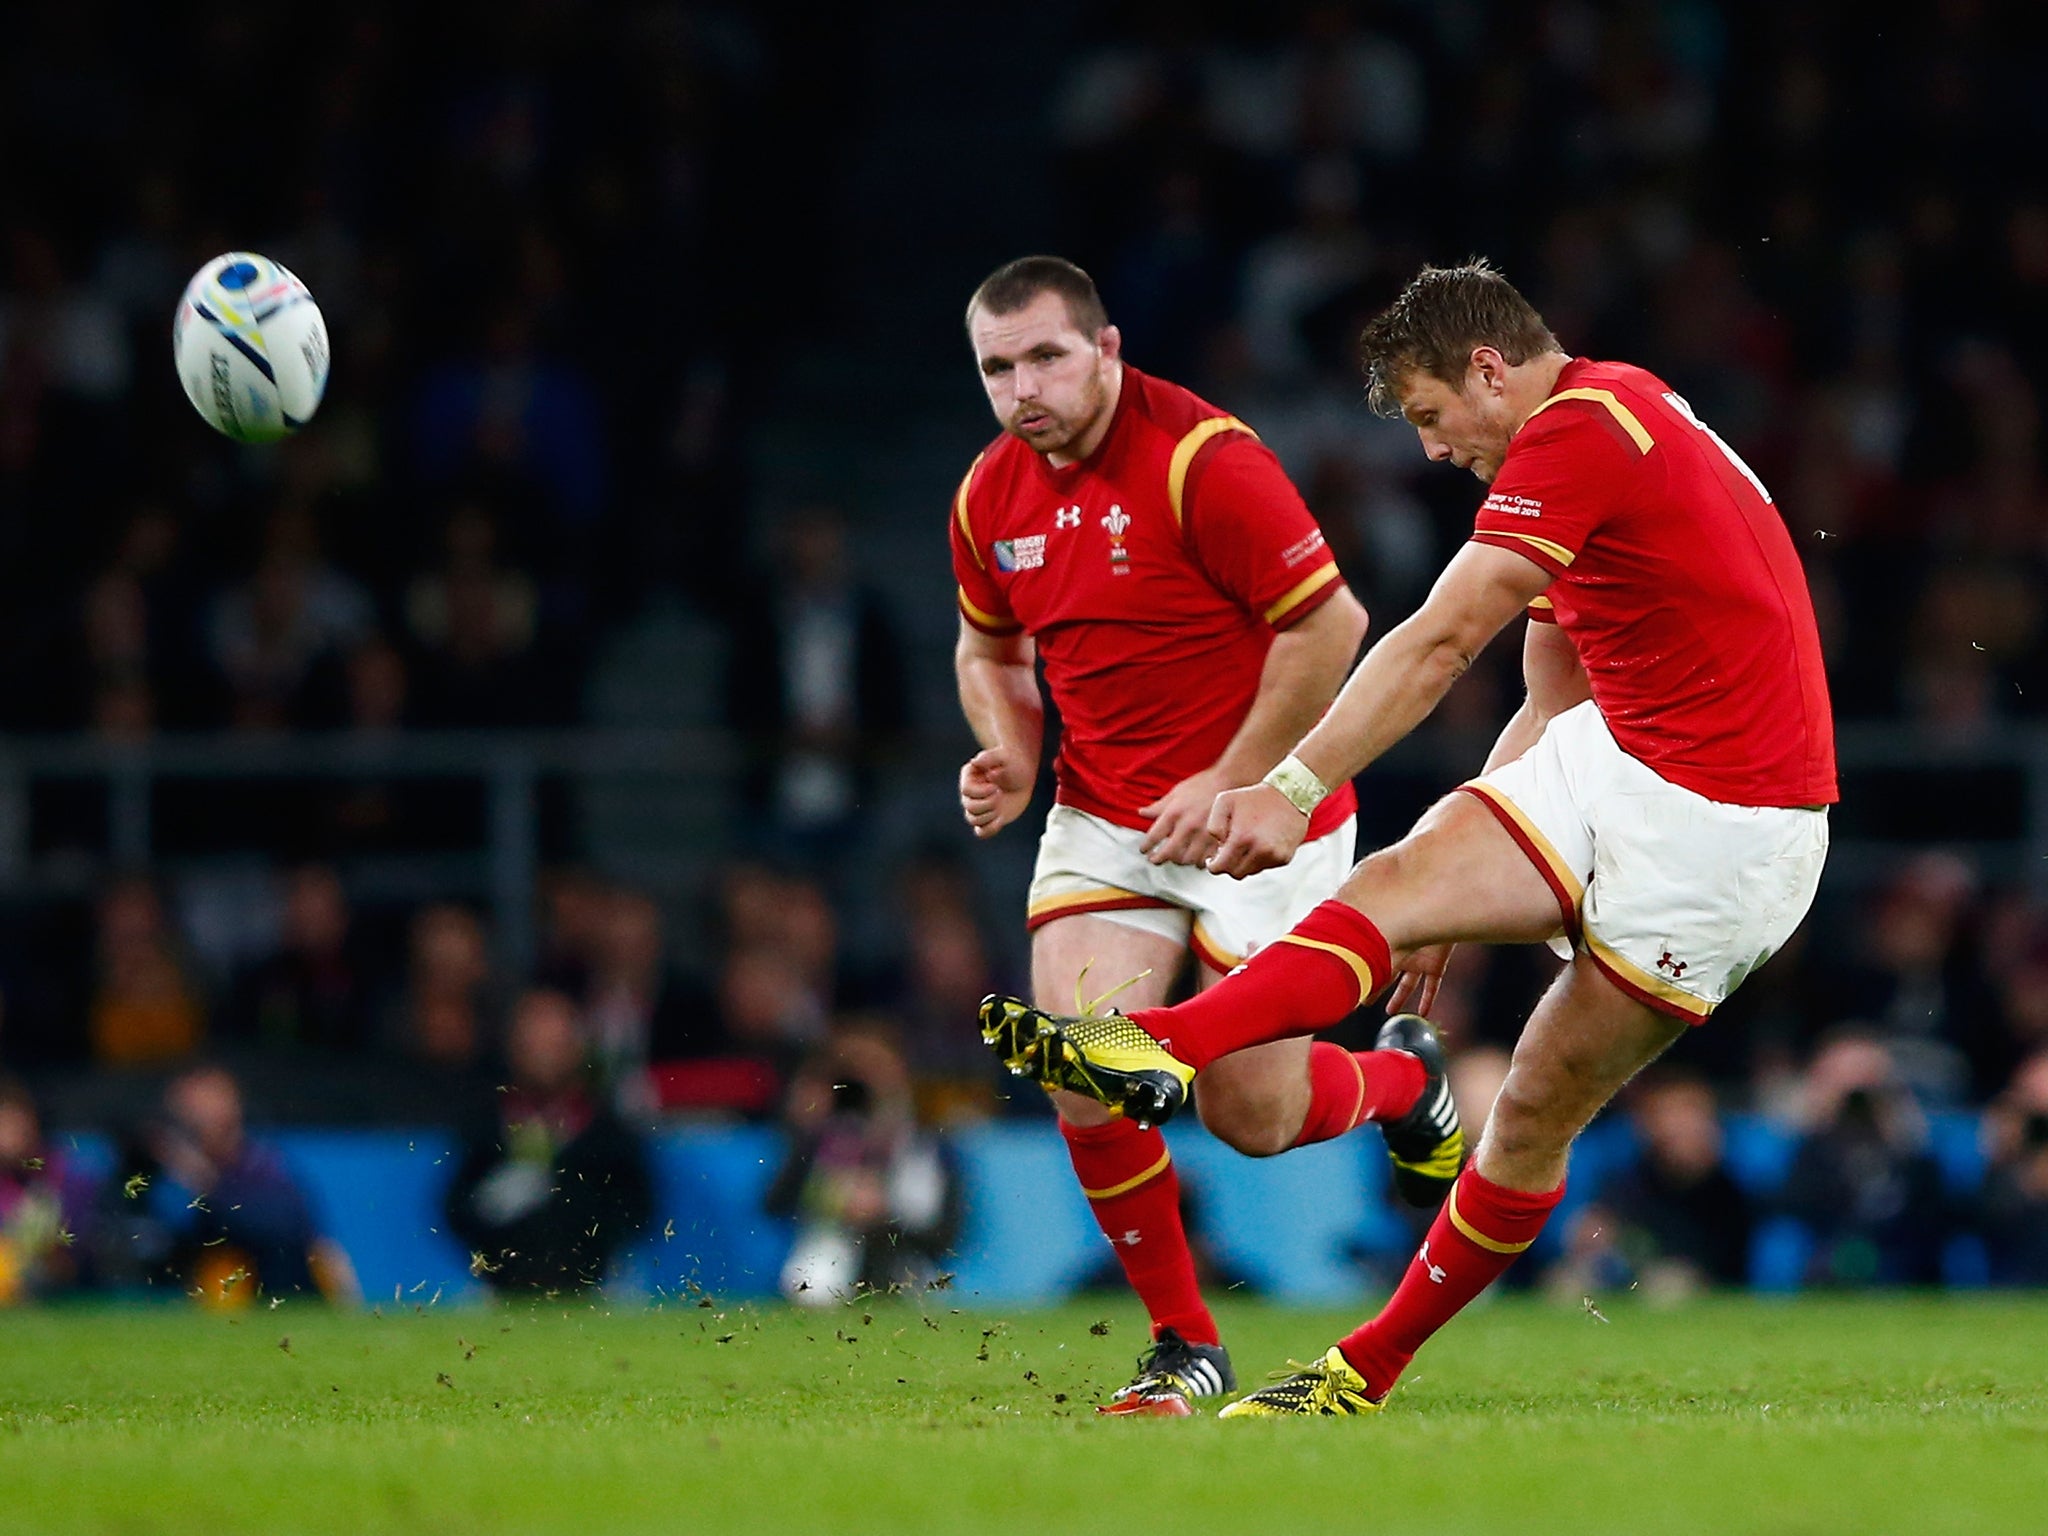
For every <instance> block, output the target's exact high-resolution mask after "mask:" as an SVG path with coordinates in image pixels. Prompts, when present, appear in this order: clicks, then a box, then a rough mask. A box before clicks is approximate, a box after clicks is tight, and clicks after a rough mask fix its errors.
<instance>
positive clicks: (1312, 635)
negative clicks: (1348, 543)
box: [1205, 587, 1367, 814]
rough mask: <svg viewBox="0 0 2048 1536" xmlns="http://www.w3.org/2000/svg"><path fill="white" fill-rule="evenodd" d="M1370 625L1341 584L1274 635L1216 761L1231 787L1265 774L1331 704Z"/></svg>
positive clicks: (1220, 774)
mask: <svg viewBox="0 0 2048 1536" xmlns="http://www.w3.org/2000/svg"><path fill="white" fill-rule="evenodd" d="M1366 626H1367V620H1366V613H1365V609H1364V608H1363V607H1361V606H1360V605H1359V601H1358V599H1357V598H1355V597H1353V596H1352V595H1351V592H1350V589H1349V588H1344V587H1340V588H1339V589H1338V591H1337V592H1336V594H1335V595H1334V596H1332V597H1331V598H1329V599H1328V600H1327V601H1326V602H1324V603H1323V605H1322V606H1321V607H1319V608H1317V609H1316V611H1315V612H1314V613H1311V614H1310V615H1308V617H1307V618H1305V619H1303V620H1302V621H1301V622H1300V623H1298V624H1296V625H1295V626H1294V627H1293V628H1291V629H1288V630H1285V631H1283V632H1282V633H1280V634H1277V635H1275V636H1274V637H1273V644H1272V645H1271V647H1270V648H1269V649H1268V650H1267V652H1266V664H1265V667H1264V669H1263V670H1262V671H1261V672H1260V673H1259V691H1258V694H1257V696H1256V697H1254V698H1253V700H1252V707H1251V708H1250V709H1249V710H1248V711H1246V713H1245V717H1244V723H1243V724H1242V725H1240V726H1239V727H1238V728H1237V734H1236V735H1235V736H1233V737H1232V738H1231V740H1230V745H1229V746H1228V747H1226V748H1224V750H1223V755H1222V756H1221V757H1219V758H1217V760H1216V772H1217V776H1218V777H1219V778H1221V779H1223V780H1224V781H1225V783H1226V787H1228V788H1236V787H1238V786H1239V785H1243V784H1256V783H1257V782H1258V781H1259V780H1260V779H1262V778H1264V777H1265V775H1266V773H1267V772H1268V771H1269V770H1270V769H1271V768H1272V766H1273V765H1274V764H1275V763H1277V762H1279V761H1280V759H1281V758H1283V757H1285V756H1286V755H1287V751H1288V749H1289V748H1290V747H1292V746H1293V745H1294V744H1295V743H1296V742H1298V741H1300V740H1301V738H1302V736H1303V735H1304V734H1305V733H1306V732H1307V731H1308V730H1309V729H1310V727H1312V726H1313V725H1314V724H1315V723H1316V721H1317V719H1318V718H1320V717H1321V715H1322V713H1323V711H1324V710H1326V709H1328V708H1329V707H1330V701H1331V700H1332V699H1334V698H1335V697H1336V696H1337V690H1338V689H1339V688H1341V687H1342V686H1343V684H1344V678H1345V674H1347V673H1348V672H1350V670H1351V664H1352V662H1354V661H1356V660H1357V659H1358V647H1359V646H1360V645H1361V644H1363V643H1364V640H1365V632H1366ZM1205 814H1206V812H1205Z"/></svg>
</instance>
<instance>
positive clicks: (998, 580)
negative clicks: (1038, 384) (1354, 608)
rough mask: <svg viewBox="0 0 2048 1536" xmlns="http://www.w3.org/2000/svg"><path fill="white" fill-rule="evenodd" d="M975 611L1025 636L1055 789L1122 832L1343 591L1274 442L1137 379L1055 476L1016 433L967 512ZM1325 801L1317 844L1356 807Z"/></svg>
mask: <svg viewBox="0 0 2048 1536" xmlns="http://www.w3.org/2000/svg"><path fill="white" fill-rule="evenodd" d="M953 571H954V575H955V577H956V578H957V579H958V581H959V584H960V612H961V613H962V615H963V616H964V617H965V618H966V620H967V622H968V623H970V624H972V625H974V626H975V628H977V629H979V630H982V631H983V632H985V633H987V634H1014V633H1016V632H1017V631H1019V630H1024V631H1027V632H1028V633H1029V634H1030V635H1031V636H1032V638H1033V639H1034V640H1035V641H1036V642H1037V645H1038V654H1039V655H1040V656H1041V657H1042V658H1043V659H1044V662H1045V676H1046V682H1047V684H1048V685H1049V686H1050V687H1051V689H1052V696H1053V701H1054V702H1055V703H1056V704H1057V705H1058V706H1059V712H1060V719H1061V722H1062V726H1063V731H1062V735H1061V738H1060V749H1059V756H1058V758H1057V760H1056V761H1055V763H1054V769H1055V772H1056V775H1057V778H1058V782H1059V794H1058V798H1059V800H1060V802H1061V803H1062V804H1064V805H1071V806H1075V807H1077V808H1078V809H1080V810H1084V811H1088V812H1091V813H1093V814H1094V815H1097V816H1100V817H1103V818H1104V819H1105V820H1108V821H1112V822H1115V823H1117V824H1118V825H1120V826H1126V827H1138V828H1143V827H1146V826H1149V825H1150V818H1148V817H1146V816H1143V815H1141V814H1140V813H1139V808H1140V807H1141V806H1145V805H1149V804H1151V803H1152V802H1153V801H1154V800H1157V799H1158V798H1159V797H1160V796H1161V795H1163V794H1165V793H1166V792H1167V791H1168V790H1169V789H1171V788H1173V786H1174V785H1176V784H1178V783H1180V782H1181V780H1183V779H1185V778H1188V777H1189V776H1190V775H1192V774H1196V773H1200V772H1201V771H1203V770H1204V769H1206V768H1209V767H1211V766H1212V765H1213V764H1214V763H1215V762H1216V760H1217V759H1218V758H1219V757H1221V756H1222V755H1223V751H1224V748H1226V747H1227V746H1228V745H1229V744H1230V741H1231V738H1232V737H1233V736H1235V735H1236V734H1237V729H1238V727H1239V726H1240V725H1241V724H1243V722H1244V717H1245V715H1246V713H1247V712H1248V711H1249V710H1250V708H1251V704H1252V699H1253V697H1254V696H1255V695H1256V694H1257V692H1258V686H1259V673H1260V670H1261V668H1263V666H1264V665H1265V660H1266V650H1267V648H1268V647H1269V646H1270V645H1271V644H1272V641H1273V636H1274V635H1275V634H1276V633H1277V632H1279V631H1281V630H1284V629H1286V628H1287V627H1288V626H1289V625H1291V624H1294V623H1297V622H1299V621H1300V620H1301V619H1302V618H1304V617H1305V616H1307V615H1308V614H1310V613H1312V612H1314V611H1315V609H1316V608H1317V607H1319V606H1320V605H1321V604H1322V603H1324V602H1326V601H1327V600H1328V599H1329V598H1330V597H1332V596H1333V595H1334V594H1335V593H1336V592H1337V591H1338V589H1339V588H1340V587H1341V586H1342V585H1343V582H1342V578H1340V577H1339V576H1338V574H1337V564H1336V561H1335V560H1334V559H1333V558H1332V556H1331V554H1330V551H1329V547H1328V546H1327V545H1326V544H1325V543H1324V542H1323V534H1322V530H1321V529H1320V528H1318V527H1317V526H1316V521H1315V518H1314V517H1313V516H1312V515H1311V514H1310V512H1309V510H1308V508H1307V507H1306V506H1304V505H1303V504H1302V500H1301V496H1300V494H1299V493H1298V492H1297V491H1296V490H1295V489H1294V486H1293V483H1292V482H1291V481H1289V480H1288V478H1287V475H1286V472H1285V471H1284V470H1282V469H1281V467H1280V462H1279V460H1278V459H1276V458H1274V456H1273V454H1272V451H1271V450H1270V449H1268V448H1267V447H1266V446H1265V444H1263V443H1261V442H1260V441H1259V440H1258V437H1257V436H1256V434H1254V433H1253V432H1252V430H1251V428H1249V427H1247V426H1246V425H1245V424H1244V423H1243V422H1241V421H1239V420H1237V418H1236V417H1234V416H1230V415H1227V414H1226V413H1224V412H1223V411H1220V410H1218V409H1217V408H1216V407H1215V406H1212V405H1210V404H1208V403H1207V402H1206V401H1204V400H1202V399H1200V398H1199V397H1197V396H1195V395H1193V394H1191V393H1189V392H1188V391H1187V390H1185V389H1182V388H1180V387H1179V386H1178V385H1174V384H1169V383H1167V382H1166V381H1165V380H1163V379H1155V378H1151V377H1149V376H1148V375H1146V374H1143V373H1140V372H1139V371H1138V370H1137V369H1135V368H1132V367H1129V366H1128V365H1127V366H1126V367H1125V368H1124V374H1123V388H1122V392H1121V394H1120V396H1119V398H1118V401H1117V406H1116V415H1115V417H1114V419H1113V420H1112V422H1111V424H1110V429H1109V433H1108V435H1107V436H1106V437H1104V439H1103V440H1102V444H1101V446H1100V447H1099V448H1097V449H1096V451H1095V452H1094V453H1093V454H1091V455H1090V456H1089V457H1088V458H1086V459H1084V460H1082V461H1081V462H1080V463H1078V464H1070V465H1067V466H1065V467H1064V468H1057V469H1056V468H1054V467H1053V466H1052V465H1050V464H1048V463H1047V462H1046V460H1045V458H1044V457H1043V456H1042V455H1040V454H1038V453H1036V452H1034V451H1033V450H1032V449H1031V448H1029V447H1027V446H1026V445H1025V444H1024V443H1022V442H1020V441H1018V440H1017V439H1016V438H1014V437H1011V436H1009V435H1008V434H1007V433H1006V434H1004V435H1003V436H1002V437H999V438H997V439H996V441H995V442H994V443H992V444H991V445H990V446H989V447H988V448H987V449H986V450H985V451H984V452H983V453H982V455H981V457H980V458H978V459H977V460H975V462H974V465H973V467H972V468H971V469H969V470H968V472H967V478H966V479H965V480H963V481H962V482H961V483H960V490H959V492H958V494H957V495H956V496H955V498H954V502H953ZM1355 805H1356V802H1355V800H1354V798H1353V796H1352V791H1351V786H1350V785H1349V784H1344V785H1340V786H1339V787H1338V788H1337V789H1336V790H1335V791H1333V792H1332V793H1331V795H1330V796H1329V798H1328V799H1326V800H1324V801H1323V803H1322V804H1321V805H1319V806H1318V807H1317V808H1316V814H1315V816H1314V817H1313V818H1312V819H1311V821H1310V826H1309V835H1310V836H1311V837H1316V836H1320V835H1321V834H1322V833H1324V832H1326V831H1328V830H1330V829H1331V828H1333V827H1335V826H1337V825H1338V824H1339V823H1341V822H1342V821H1343V820H1344V819H1345V818H1346V817H1347V816H1349V815H1350V814H1351V813H1352V811H1353V810H1354V809H1355Z"/></svg>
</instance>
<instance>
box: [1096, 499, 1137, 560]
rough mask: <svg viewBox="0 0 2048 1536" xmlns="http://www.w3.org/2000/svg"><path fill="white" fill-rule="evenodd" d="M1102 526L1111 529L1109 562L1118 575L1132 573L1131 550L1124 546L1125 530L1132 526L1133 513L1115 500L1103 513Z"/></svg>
mask: <svg viewBox="0 0 2048 1536" xmlns="http://www.w3.org/2000/svg"><path fill="white" fill-rule="evenodd" d="M1102 526H1103V527H1104V528H1106V529H1108V530H1109V564H1110V568H1111V570H1112V571H1114V573H1115V574H1116V575H1118V576H1127V575H1129V574H1130V569H1131V565H1130V561H1131V552H1130V551H1129V550H1128V549H1125V548H1124V531H1125V530H1126V529H1127V528H1129V527H1130V526H1131V515H1130V514H1129V513H1128V512H1126V511H1125V510H1124V509H1123V507H1122V506H1120V505H1118V504H1117V503H1115V502H1112V503H1111V504H1110V508H1109V510H1108V511H1107V512H1105V513H1103V514H1102Z"/></svg>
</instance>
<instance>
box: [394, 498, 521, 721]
mask: <svg viewBox="0 0 2048 1536" xmlns="http://www.w3.org/2000/svg"><path fill="white" fill-rule="evenodd" d="M405 612H406V623H407V625H408V627H409V628H410V630H411V632H412V637H413V640H414V643H415V644H416V645H417V647H418V654H419V666H418V668H417V672H418V679H419V689H418V692H419V699H418V703H417V706H416V710H415V714H416V718H417V719H418V721H419V723H420V724H422V725H433V726H494V725H497V726H503V725H525V724H531V723H533V722H535V721H537V720H538V719H540V718H542V717H543V715H544V713H545V710H544V706H543V703H542V701H541V700H540V699H539V698H538V697H537V695H536V689H537V683H538V679H537V677H536V674H535V673H534V671H533V669H532V667H531V666H530V665H529V653H530V652H531V651H532V649H533V644H534V637H535V629H536V626H537V624H538V622H539V594H538V591H537V590H536V588H535V586H534V582H533V579H532V578H531V577H530V576H528V575H527V574H526V573H525V572H523V571H517V570H514V569H512V568H511V567H509V566H507V565H506V564H505V563H504V561H503V559H502V552H501V551H500V549H499V532H498V525H497V523H496V522H495V521H494V520H493V518H492V516H491V514H490V512H489V511H488V510H486V508H485V507H484V506H483V505H482V504H481V503H479V502H477V501H473V500H470V501H461V502H458V503H456V505H455V508H454V510H453V511H452V512H451V513H450V514H449V517H448V523H447V528H446V532H445V536H444V550H443V555H442V562H441V564H440V565H439V566H438V567H437V568H435V569H434V570H432V571H430V572H428V573H426V574H424V575H421V576H418V577H415V578H414V580H413V582H412V585H411V587H410V588H409V589H408V590H407V592H406V597H405Z"/></svg>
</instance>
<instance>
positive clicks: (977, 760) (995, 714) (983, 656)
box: [953, 620, 1045, 838]
mask: <svg viewBox="0 0 2048 1536" xmlns="http://www.w3.org/2000/svg"><path fill="white" fill-rule="evenodd" d="M1036 659H1037V656H1036V651H1035V648H1034V647H1033V645H1032V643H1031V637H1030V636H1029V635H1024V634H1016V635H986V634H983V633H982V632H981V631H980V630H978V629H976V628H974V627H973V626H972V625H970V624H968V623H967V622H966V621H965V620H963V621H962V622H961V625H960V639H959V642H958V643H957V644H956V645H955V646H954V648H953V675H954V677H955V679H956V680H957V681H958V683H959V686H960V709H961V712H962V713H963V714H965V715H966V716H967V724H968V726H969V728H970V729H972V730H973V732H974V739H975V740H976V741H978V742H980V743H981V750H980V751H979V752H977V753H975V754H974V756H973V757H971V758H969V759H968V760H967V761H966V762H965V763H963V764H962V765H961V768H960V814H961V815H962V816H964V817H965V818H966V820H967V825H968V826H969V827H970V828H972V829H973V832H974V835H975V836H976V837H980V838H990V837H994V836H995V835H996V834H997V833H998V832H1000V831H1002V830H1003V828H1004V827H1006V826H1008V825H1009V824H1010V823H1011V822H1013V821H1015V820H1016V819H1017V818H1018V816H1020V815H1021V814H1023V811H1024V807H1025V806H1027V805H1029V804H1030V803H1031V786H1032V785H1033V784H1034V783H1035V782H1037V779H1038V754H1039V751H1040V748H1041V746H1042V744H1043V742H1044V740H1045V700H1044V699H1043V698H1042V697H1041V696H1040V695H1039V692H1038V673H1037V671H1036V669H1035V668H1034V666H1033V662H1034V661H1035V660H1036Z"/></svg>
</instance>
